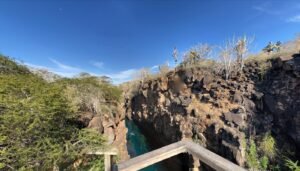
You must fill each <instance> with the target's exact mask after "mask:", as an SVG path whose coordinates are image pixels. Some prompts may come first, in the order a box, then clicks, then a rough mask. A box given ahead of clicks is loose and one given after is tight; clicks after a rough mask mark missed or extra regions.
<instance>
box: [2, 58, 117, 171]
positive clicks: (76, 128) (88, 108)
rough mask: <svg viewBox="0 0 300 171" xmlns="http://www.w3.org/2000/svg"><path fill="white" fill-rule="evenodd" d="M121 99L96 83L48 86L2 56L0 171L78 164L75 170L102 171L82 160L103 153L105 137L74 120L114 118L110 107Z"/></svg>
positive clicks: (97, 162)
mask: <svg viewBox="0 0 300 171" xmlns="http://www.w3.org/2000/svg"><path fill="white" fill-rule="evenodd" d="M120 95H121V92H120V90H119V89H118V88H116V87H115V86H112V85H111V84H110V83H109V82H107V81H102V80H99V79H98V78H97V77H91V76H87V77H78V78H74V79H63V78H62V79H59V80H57V81H55V82H52V83H48V82H47V81H45V80H44V79H43V78H41V77H40V76H37V75H35V74H33V73H31V72H30V71H29V70H28V69H27V68H26V67H25V66H22V65H20V64H18V63H16V62H14V61H13V60H11V59H9V58H7V57H5V56H0V170H52V169H68V170H72V169H75V168H74V167H73V165H72V164H73V163H74V162H75V161H76V160H78V159H82V158H83V161H82V162H81V163H80V166H77V169H78V168H80V167H81V168H83V169H90V168H94V169H101V168H102V167H103V166H102V165H101V161H102V158H101V157H100V158H99V157H93V156H92V157H83V156H84V155H85V152H87V151H90V150H96V149H101V148H104V147H105V141H106V140H105V137H104V136H102V134H101V133H100V132H98V131H96V130H94V129H87V128H85V126H84V125H83V124H82V123H80V122H79V121H78V118H79V116H80V115H81V113H83V112H93V113H95V114H97V115H102V114H103V113H108V114H112V113H114V112H116V111H114V109H112V107H111V106H114V105H116V104H117V103H118V102H119V100H120ZM107 109H110V110H109V111H107ZM87 161H88V162H87Z"/></svg>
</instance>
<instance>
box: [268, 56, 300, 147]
mask: <svg viewBox="0 0 300 171" xmlns="http://www.w3.org/2000/svg"><path fill="white" fill-rule="evenodd" d="M273 66H274V67H273V68H272V69H271V70H270V71H269V73H268V74H267V80H266V81H264V83H263V87H262V90H263V92H264V98H263V103H264V106H265V107H264V111H265V112H267V113H269V114H270V116H272V117H273V119H274V122H273V124H274V126H273V128H274V129H272V130H273V131H274V133H275V134H278V135H281V136H280V138H281V139H282V141H281V142H282V143H283V145H284V146H290V144H286V143H285V141H284V139H290V141H292V143H294V144H295V145H296V147H295V148H297V149H299V148H300V57H299V56H298V57H297V56H295V57H294V58H279V59H277V60H275V61H273Z"/></svg>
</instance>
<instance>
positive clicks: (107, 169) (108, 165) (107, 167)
mask: <svg viewBox="0 0 300 171" xmlns="http://www.w3.org/2000/svg"><path fill="white" fill-rule="evenodd" d="M86 154H88V155H104V171H111V170H113V168H112V157H113V156H116V155H117V154H118V151H117V149H115V148H113V149H110V150H98V151H91V152H88V153H86Z"/></svg>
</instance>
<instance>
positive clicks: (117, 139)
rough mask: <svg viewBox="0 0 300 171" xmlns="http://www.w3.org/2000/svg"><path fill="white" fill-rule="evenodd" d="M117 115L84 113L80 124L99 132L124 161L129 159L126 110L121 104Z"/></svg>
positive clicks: (118, 105) (117, 106)
mask: <svg viewBox="0 0 300 171" xmlns="http://www.w3.org/2000/svg"><path fill="white" fill-rule="evenodd" d="M116 108H117V109H116V113H105V114H102V115H97V114H94V113H93V112H85V113H82V114H81V116H80V118H79V119H78V120H79V122H80V123H81V124H82V126H83V127H87V128H91V129H95V130H97V132H99V134H102V135H104V137H105V138H106V140H107V144H108V145H110V146H112V147H115V148H117V149H118V153H119V155H118V159H119V160H120V161H124V160H127V159H129V155H128V151H127V141H126V134H127V128H126V125H125V116H124V113H125V111H124V109H123V108H122V105H121V104H116Z"/></svg>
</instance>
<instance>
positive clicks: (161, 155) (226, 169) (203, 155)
mask: <svg viewBox="0 0 300 171" xmlns="http://www.w3.org/2000/svg"><path fill="white" fill-rule="evenodd" d="M186 152H187V153H189V154H191V155H193V156H194V157H196V158H198V159H199V160H200V161H202V162H204V163H205V164H207V165H209V166H210V167H211V168H213V169H216V170H217V171H233V170H234V171H245V170H246V169H244V168H242V167H240V166H238V165H236V164H234V163H232V162H231V161H229V160H227V159H225V158H223V157H221V156H219V155H217V154H215V153H213V152H211V151H209V150H207V149H205V148H204V147H202V146H201V145H199V144H196V143H194V142H192V141H188V140H182V141H179V142H176V143H173V144H170V145H167V146H164V147H162V148H159V149H157V150H154V151H151V152H149V153H146V154H143V155H140V156H137V157H135V158H132V159H130V160H127V161H124V162H121V163H119V164H118V166H117V170H119V171H136V170H139V169H142V168H145V167H147V166H150V165H152V164H154V163H158V162H160V161H162V160H165V159H167V158H170V157H173V156H176V155H178V154H181V153H186Z"/></svg>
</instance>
